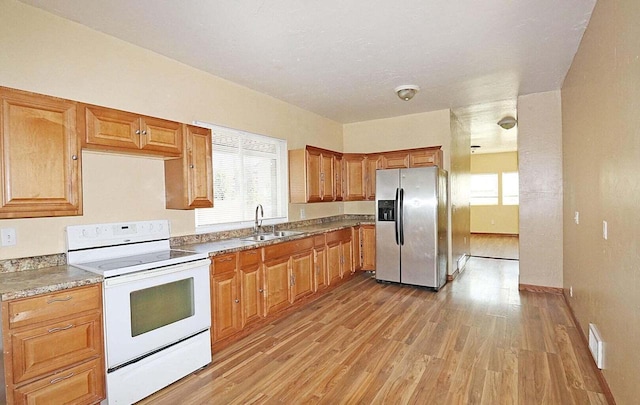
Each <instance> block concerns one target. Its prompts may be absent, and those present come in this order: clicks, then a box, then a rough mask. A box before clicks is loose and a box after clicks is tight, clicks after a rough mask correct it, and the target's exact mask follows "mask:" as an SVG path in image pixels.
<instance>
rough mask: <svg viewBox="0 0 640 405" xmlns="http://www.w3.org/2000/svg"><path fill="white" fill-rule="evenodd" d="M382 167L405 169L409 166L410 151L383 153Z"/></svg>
mask: <svg viewBox="0 0 640 405" xmlns="http://www.w3.org/2000/svg"><path fill="white" fill-rule="evenodd" d="M383 158H384V160H383V164H382V168H384V169H404V168H408V167H409V152H392V153H385V154H384V155H383Z"/></svg>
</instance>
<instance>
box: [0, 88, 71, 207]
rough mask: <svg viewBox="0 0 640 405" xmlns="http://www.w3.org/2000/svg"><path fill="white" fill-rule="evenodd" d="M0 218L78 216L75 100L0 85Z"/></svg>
mask: <svg viewBox="0 0 640 405" xmlns="http://www.w3.org/2000/svg"><path fill="white" fill-rule="evenodd" d="M0 101H1V102H2V105H1V107H0V108H1V112H0V122H1V125H0V152H1V153H0V175H1V176H0V185H1V189H2V197H1V200H0V218H32V217H53V216H66V215H82V180H81V173H82V171H81V155H80V141H79V139H78V136H77V131H76V116H77V108H78V105H77V103H75V102H73V101H69V100H63V99H59V98H54V97H48V96H43V95H40V94H34V93H28V92H24V91H18V90H13V89H8V88H4V87H0Z"/></svg>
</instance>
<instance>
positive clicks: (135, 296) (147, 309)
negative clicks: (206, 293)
mask: <svg viewBox="0 0 640 405" xmlns="http://www.w3.org/2000/svg"><path fill="white" fill-rule="evenodd" d="M130 297H131V337H134V336H138V335H141V334H143V333H146V332H149V331H152V330H154V329H158V328H161V327H163V326H166V325H169V324H171V323H174V322H177V321H179V320H181V319H185V318H188V317H190V316H193V313H194V303H193V278H187V279H184V280H179V281H174V282H172V283H166V284H161V285H158V286H155V287H149V288H145V289H144V290H138V291H133V292H132V293H131V295H130Z"/></svg>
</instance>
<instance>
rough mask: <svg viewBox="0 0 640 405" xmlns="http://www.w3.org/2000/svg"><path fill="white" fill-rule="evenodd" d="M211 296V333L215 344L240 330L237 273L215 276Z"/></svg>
mask: <svg viewBox="0 0 640 405" xmlns="http://www.w3.org/2000/svg"><path fill="white" fill-rule="evenodd" d="M211 295H212V297H211V331H212V335H213V341H214V342H215V341H218V340H220V339H223V338H225V337H227V336H230V335H233V334H234V333H236V332H238V331H239V330H240V321H239V303H240V299H239V298H238V276H237V275H236V272H235V271H233V272H226V273H222V274H216V275H214V276H213V277H212V278H211Z"/></svg>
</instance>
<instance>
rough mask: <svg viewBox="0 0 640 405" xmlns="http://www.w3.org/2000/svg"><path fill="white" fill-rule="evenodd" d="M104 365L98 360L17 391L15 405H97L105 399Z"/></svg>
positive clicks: (15, 392) (27, 385)
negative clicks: (96, 404)
mask: <svg viewBox="0 0 640 405" xmlns="http://www.w3.org/2000/svg"><path fill="white" fill-rule="evenodd" d="M103 381H104V365H103V363H102V361H101V360H100V359H94V360H90V361H87V362H85V363H82V364H80V365H78V366H75V367H72V368H70V369H67V370H65V371H62V372H60V373H58V374H54V375H52V376H50V377H47V378H43V379H40V380H37V381H35V382H33V383H30V384H26V385H23V386H21V387H20V388H16V389H15V391H14V393H13V394H14V403H15V404H16V405H23V404H25V405H26V404H95V403H99V402H100V400H101V399H104V397H105V392H104V382H103Z"/></svg>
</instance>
